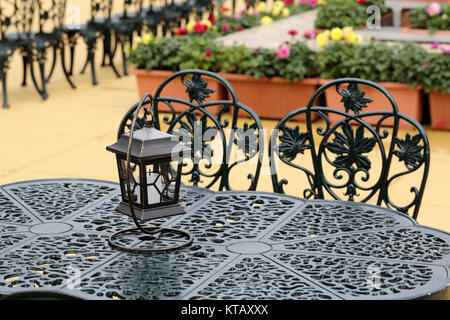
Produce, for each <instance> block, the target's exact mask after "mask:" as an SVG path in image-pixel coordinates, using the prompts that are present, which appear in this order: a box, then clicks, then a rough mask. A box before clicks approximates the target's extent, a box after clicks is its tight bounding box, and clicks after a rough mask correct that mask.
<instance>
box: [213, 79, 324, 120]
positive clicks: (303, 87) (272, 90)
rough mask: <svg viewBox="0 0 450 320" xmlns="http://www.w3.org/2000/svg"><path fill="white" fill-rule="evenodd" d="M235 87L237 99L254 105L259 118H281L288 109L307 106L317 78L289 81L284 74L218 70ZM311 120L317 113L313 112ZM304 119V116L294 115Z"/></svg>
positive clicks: (315, 86)
mask: <svg viewBox="0 0 450 320" xmlns="http://www.w3.org/2000/svg"><path fill="white" fill-rule="evenodd" d="M221 75H222V76H223V77H224V78H226V79H227V80H228V81H229V82H230V83H231V86H232V87H233V88H234V90H235V91H236V95H237V97H238V100H239V102H241V103H242V104H244V105H246V106H248V107H250V108H251V109H253V110H254V111H255V112H256V114H258V116H259V117H260V118H262V119H281V118H282V117H284V116H285V115H286V114H288V113H289V112H291V111H293V110H295V109H298V108H302V107H306V104H307V103H308V100H309V98H310V97H311V96H312V94H313V93H314V91H316V89H317V88H318V79H316V78H311V79H303V80H301V81H297V82H288V81H286V80H285V79H284V78H280V77H274V78H272V79H270V80H269V79H267V78H259V79H256V78H254V77H253V76H249V75H242V74H231V73H223V74H221ZM312 118H313V120H314V119H316V118H317V115H315V114H313V115H312ZM294 120H297V121H305V116H304V115H301V116H297V117H295V118H294Z"/></svg>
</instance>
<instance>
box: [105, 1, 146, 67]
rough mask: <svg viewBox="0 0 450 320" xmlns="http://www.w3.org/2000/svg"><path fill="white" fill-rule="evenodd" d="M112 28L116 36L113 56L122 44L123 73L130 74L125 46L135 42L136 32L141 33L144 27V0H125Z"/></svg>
mask: <svg viewBox="0 0 450 320" xmlns="http://www.w3.org/2000/svg"><path fill="white" fill-rule="evenodd" d="M111 28H112V30H113V31H114V35H115V38H116V42H115V45H114V49H112V56H113V57H114V55H115V53H116V51H117V47H118V46H119V45H120V49H121V55H122V66H123V74H124V75H128V68H127V56H126V52H125V48H126V46H127V45H130V46H131V44H132V43H133V35H134V33H135V32H137V33H138V34H140V31H141V30H142V28H143V18H142V0H124V1H123V7H122V13H121V14H118V15H116V16H115V17H113V18H112V20H111Z"/></svg>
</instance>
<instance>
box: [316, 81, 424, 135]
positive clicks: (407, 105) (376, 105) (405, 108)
mask: <svg viewBox="0 0 450 320" xmlns="http://www.w3.org/2000/svg"><path fill="white" fill-rule="evenodd" d="M329 81H330V80H325V79H321V80H320V83H321V84H325V83H328V82H329ZM379 84H380V85H381V86H382V87H384V88H385V89H386V90H387V91H389V92H390V93H391V94H392V96H393V97H394V100H395V102H396V103H397V106H398V109H399V111H400V112H401V113H403V114H406V115H408V116H410V117H412V118H414V119H415V120H417V121H419V122H421V121H422V118H423V102H424V99H423V97H424V96H423V92H422V89H421V87H417V88H414V89H413V88H411V87H409V86H408V85H406V84H404V83H398V82H380V83H379ZM345 87H346V86H345V85H344V88H345ZM360 88H361V89H362V90H364V91H365V96H366V97H369V98H371V99H372V100H373V102H371V103H368V104H367V108H364V109H363V112H368V111H380V110H386V111H389V110H392V107H391V104H390V102H389V100H388V99H387V98H386V97H385V96H384V95H383V94H382V93H380V92H377V91H376V90H374V89H372V88H369V87H365V86H361V85H360ZM341 99H342V97H341V96H340V95H339V94H338V93H337V92H336V90H335V87H334V86H333V87H330V88H328V89H327V90H326V91H325V100H326V105H327V106H329V107H333V108H337V109H341V110H345V108H344V105H343V103H342V102H341ZM329 118H330V121H331V122H333V123H334V122H337V121H339V120H341V119H342V118H340V117H339V116H338V115H336V114H332V113H330V114H329ZM379 119H380V117H375V116H374V117H365V120H366V121H367V122H368V123H369V124H372V125H375V124H376V123H377V121H378V120H379ZM383 125H384V126H393V125H394V120H393V119H386V120H384V121H383ZM400 128H404V129H409V128H411V125H409V124H407V123H405V122H404V121H401V122H400Z"/></svg>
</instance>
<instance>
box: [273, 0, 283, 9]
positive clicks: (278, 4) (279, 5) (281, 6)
mask: <svg viewBox="0 0 450 320" xmlns="http://www.w3.org/2000/svg"><path fill="white" fill-rule="evenodd" d="M273 7H274V8H280V9H281V8H283V7H284V2H283V1H280V0H277V1H275V2H274V3H273Z"/></svg>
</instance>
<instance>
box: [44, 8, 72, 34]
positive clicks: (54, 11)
mask: <svg viewBox="0 0 450 320" xmlns="http://www.w3.org/2000/svg"><path fill="white" fill-rule="evenodd" d="M66 6H67V0H39V1H37V11H38V22H39V32H41V33H52V32H53V31H54V30H55V28H57V27H59V26H61V25H63V24H64V17H65V14H66Z"/></svg>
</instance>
